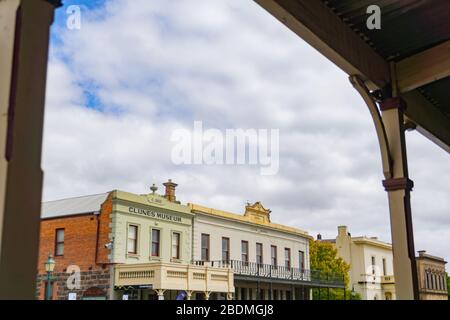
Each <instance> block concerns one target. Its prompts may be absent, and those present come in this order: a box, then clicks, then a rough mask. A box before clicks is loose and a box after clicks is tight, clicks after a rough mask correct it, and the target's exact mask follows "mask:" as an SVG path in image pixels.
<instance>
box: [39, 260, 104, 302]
mask: <svg viewBox="0 0 450 320" xmlns="http://www.w3.org/2000/svg"><path fill="white" fill-rule="evenodd" d="M69 276H70V274H68V273H65V272H58V273H54V274H53V281H52V300H67V299H68V297H69V293H76V295H77V297H76V298H77V300H81V299H83V298H84V299H86V298H89V297H91V295H95V296H103V297H106V298H107V299H108V296H109V290H110V280H111V274H110V268H109V267H106V268H104V269H103V270H96V271H82V272H81V273H80V287H79V288H69V286H68V285H67V279H68V278H69ZM45 282H46V275H43V274H41V275H39V276H38V278H37V285H36V288H37V292H36V297H37V298H38V299H39V300H44V298H45Z"/></svg>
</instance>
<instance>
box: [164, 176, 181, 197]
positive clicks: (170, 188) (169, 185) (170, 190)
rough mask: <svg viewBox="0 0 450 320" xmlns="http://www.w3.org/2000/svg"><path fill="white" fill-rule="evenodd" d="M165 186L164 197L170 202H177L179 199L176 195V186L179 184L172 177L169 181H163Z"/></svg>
mask: <svg viewBox="0 0 450 320" xmlns="http://www.w3.org/2000/svg"><path fill="white" fill-rule="evenodd" d="M163 186H164V187H166V194H165V195H164V197H165V198H166V199H167V200H169V201H170V202H175V201H176V200H177V198H176V197H175V188H176V187H177V186H178V185H177V184H176V183H174V182H172V179H169V181H167V182H166V183H163Z"/></svg>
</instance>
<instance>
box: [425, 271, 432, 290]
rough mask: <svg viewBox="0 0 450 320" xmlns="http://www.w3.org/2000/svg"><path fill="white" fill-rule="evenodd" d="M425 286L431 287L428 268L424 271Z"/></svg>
mask: <svg viewBox="0 0 450 320" xmlns="http://www.w3.org/2000/svg"><path fill="white" fill-rule="evenodd" d="M425 288H427V289H431V274H430V271H429V270H427V271H426V278H425Z"/></svg>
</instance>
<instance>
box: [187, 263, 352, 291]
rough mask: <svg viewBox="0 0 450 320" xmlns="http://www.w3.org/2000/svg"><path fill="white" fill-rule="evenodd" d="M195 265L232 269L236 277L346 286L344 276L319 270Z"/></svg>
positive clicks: (219, 264) (242, 265)
mask: <svg viewBox="0 0 450 320" xmlns="http://www.w3.org/2000/svg"><path fill="white" fill-rule="evenodd" d="M194 264H197V265H205V264H209V265H210V266H211V267H219V268H220V267H222V268H231V269H232V270H233V272H234V275H235V276H250V277H261V278H270V279H278V280H290V281H294V282H310V283H314V284H319V285H333V286H338V287H341V286H344V276H343V275H342V274H336V273H329V272H328V273H326V272H321V271H317V270H307V269H299V268H292V267H284V266H274V265H270V264H260V263H256V262H245V261H239V260H225V261H224V260H219V261H209V262H206V261H195V262H194Z"/></svg>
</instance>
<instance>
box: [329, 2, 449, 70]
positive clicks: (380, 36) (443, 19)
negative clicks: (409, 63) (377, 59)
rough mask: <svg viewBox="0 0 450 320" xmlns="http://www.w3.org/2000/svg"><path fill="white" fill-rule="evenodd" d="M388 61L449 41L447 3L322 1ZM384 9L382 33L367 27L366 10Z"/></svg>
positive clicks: (382, 13) (382, 10)
mask: <svg viewBox="0 0 450 320" xmlns="http://www.w3.org/2000/svg"><path fill="white" fill-rule="evenodd" d="M323 2H324V3H325V4H326V5H327V6H328V7H329V8H330V9H331V10H332V11H333V12H334V13H335V14H336V15H337V16H339V17H340V18H341V20H342V21H343V22H344V23H346V24H347V25H348V26H350V28H352V29H353V31H355V32H356V33H357V34H359V35H360V36H361V38H363V39H364V40H365V41H366V42H367V43H368V44H369V45H370V46H371V47H372V48H374V50H375V51H376V52H377V53H378V54H380V55H381V56H382V57H383V58H384V59H386V60H387V61H392V60H393V61H398V60H401V59H403V58H405V57H408V56H411V55H413V54H415V53H418V52H420V51H423V50H425V49H428V48H430V47H433V46H435V45H438V44H439V43H442V42H444V41H446V40H448V39H450V1H448V0H323ZM373 4H375V5H377V6H379V7H380V9H381V15H382V19H381V30H368V29H367V27H366V21H367V17H368V15H367V13H366V10H367V7H368V6H370V5H373Z"/></svg>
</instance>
